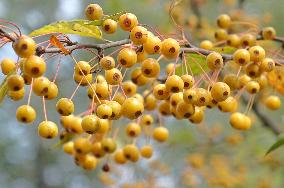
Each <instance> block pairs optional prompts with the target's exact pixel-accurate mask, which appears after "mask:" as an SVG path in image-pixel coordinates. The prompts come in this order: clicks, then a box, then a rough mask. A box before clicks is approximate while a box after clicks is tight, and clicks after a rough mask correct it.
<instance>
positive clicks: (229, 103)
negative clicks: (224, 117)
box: [218, 96, 238, 112]
mask: <svg viewBox="0 0 284 188" xmlns="http://www.w3.org/2000/svg"><path fill="white" fill-rule="evenodd" d="M218 108H219V110H221V111H222V112H235V111H236V110H237V108H238V101H237V100H236V99H235V98H234V97H231V96H230V97H228V98H227V99H226V100H224V101H222V102H219V103H218Z"/></svg>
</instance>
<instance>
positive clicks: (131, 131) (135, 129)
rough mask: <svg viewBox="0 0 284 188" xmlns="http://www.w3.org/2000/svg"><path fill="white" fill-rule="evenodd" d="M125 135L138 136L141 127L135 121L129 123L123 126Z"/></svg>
mask: <svg viewBox="0 0 284 188" xmlns="http://www.w3.org/2000/svg"><path fill="white" fill-rule="evenodd" d="M125 132H126V135H127V136H129V137H138V136H139V135H140V134H141V127H140V125H139V124H137V123H134V122H132V123H129V124H128V125H127V126H126V128H125Z"/></svg>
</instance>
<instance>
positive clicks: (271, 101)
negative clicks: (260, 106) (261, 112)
mask: <svg viewBox="0 0 284 188" xmlns="http://www.w3.org/2000/svg"><path fill="white" fill-rule="evenodd" d="M265 105H266V107H267V108H269V109H271V110H277V109H279V108H280V107H281V100H280V98H279V97H278V96H275V95H271V96H269V97H267V98H266V100H265Z"/></svg>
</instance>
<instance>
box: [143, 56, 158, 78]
mask: <svg viewBox="0 0 284 188" xmlns="http://www.w3.org/2000/svg"><path fill="white" fill-rule="evenodd" d="M141 70H142V74H143V75H144V76H145V77H148V78H155V77H158V76H159V73H160V64H159V63H158V61H157V60H155V59H153V58H148V59H145V60H144V61H143V63H142V65H141Z"/></svg>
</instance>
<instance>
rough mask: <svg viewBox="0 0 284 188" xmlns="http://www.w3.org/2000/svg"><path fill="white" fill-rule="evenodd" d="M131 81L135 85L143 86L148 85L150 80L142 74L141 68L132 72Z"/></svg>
mask: <svg viewBox="0 0 284 188" xmlns="http://www.w3.org/2000/svg"><path fill="white" fill-rule="evenodd" d="M130 76H131V80H132V82H133V83H135V84H136V85H137V86H142V85H145V84H146V83H148V81H149V79H148V78H147V77H146V76H144V75H143V74H142V70H141V67H136V68H135V69H134V70H133V71H132V72H131V75H130Z"/></svg>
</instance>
